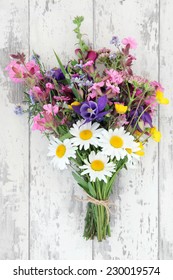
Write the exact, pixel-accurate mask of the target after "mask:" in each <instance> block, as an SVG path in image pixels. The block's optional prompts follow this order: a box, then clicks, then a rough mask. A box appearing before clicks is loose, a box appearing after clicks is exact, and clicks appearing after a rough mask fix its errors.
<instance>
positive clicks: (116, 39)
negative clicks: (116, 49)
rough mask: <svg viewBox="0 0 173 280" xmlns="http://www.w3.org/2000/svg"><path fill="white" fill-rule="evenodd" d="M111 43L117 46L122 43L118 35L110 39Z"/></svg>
mask: <svg viewBox="0 0 173 280" xmlns="http://www.w3.org/2000/svg"><path fill="white" fill-rule="evenodd" d="M110 44H112V45H115V46H119V45H120V40H119V38H118V37H117V36H113V37H112V40H111V41H110Z"/></svg>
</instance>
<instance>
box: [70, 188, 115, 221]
mask: <svg viewBox="0 0 173 280" xmlns="http://www.w3.org/2000/svg"><path fill="white" fill-rule="evenodd" d="M86 195H87V198H79V197H78V196H75V199H76V200H78V201H87V202H91V203H93V204H95V205H98V206H103V207H105V209H106V215H107V224H108V223H109V218H110V214H112V212H111V210H110V206H111V205H115V204H114V203H112V202H110V201H109V200H108V199H107V200H98V199H96V198H94V197H92V196H90V195H89V194H88V193H87V192H86Z"/></svg>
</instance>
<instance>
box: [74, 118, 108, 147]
mask: <svg viewBox="0 0 173 280" xmlns="http://www.w3.org/2000/svg"><path fill="white" fill-rule="evenodd" d="M83 123H84V120H82V121H78V122H77V123H76V124H74V125H73V127H72V128H71V129H70V133H71V134H72V135H73V136H74V137H73V138H71V141H72V143H73V145H74V146H79V149H80V150H81V149H82V148H84V150H87V149H89V147H90V145H94V146H95V147H98V141H99V136H100V134H101V132H102V131H103V129H102V128H98V127H99V123H97V122H95V123H93V124H92V123H91V122H89V123H86V124H83Z"/></svg>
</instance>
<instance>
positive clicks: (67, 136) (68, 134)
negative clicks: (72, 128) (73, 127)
mask: <svg viewBox="0 0 173 280" xmlns="http://www.w3.org/2000/svg"><path fill="white" fill-rule="evenodd" d="M70 137H71V134H70V132H67V133H66V134H64V135H63V136H61V137H60V140H61V141H64V140H65V139H69V138H70Z"/></svg>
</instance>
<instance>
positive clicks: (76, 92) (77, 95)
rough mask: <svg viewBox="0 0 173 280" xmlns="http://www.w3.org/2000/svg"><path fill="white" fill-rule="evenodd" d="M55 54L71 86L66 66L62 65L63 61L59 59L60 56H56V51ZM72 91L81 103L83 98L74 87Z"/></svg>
mask: <svg viewBox="0 0 173 280" xmlns="http://www.w3.org/2000/svg"><path fill="white" fill-rule="evenodd" d="M54 54H55V57H56V59H57V61H58V64H59V66H60V68H61V71H62V73H63V74H64V76H65V79H66V81H67V83H68V84H69V85H71V80H70V76H69V74H68V73H67V71H66V70H65V67H64V65H63V64H62V62H61V60H60V59H59V57H58V55H57V54H56V52H55V51H54ZM72 91H73V93H74V95H75V97H76V99H77V100H78V101H81V100H82V98H81V96H80V95H79V94H78V91H77V90H76V89H75V88H74V87H72Z"/></svg>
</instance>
